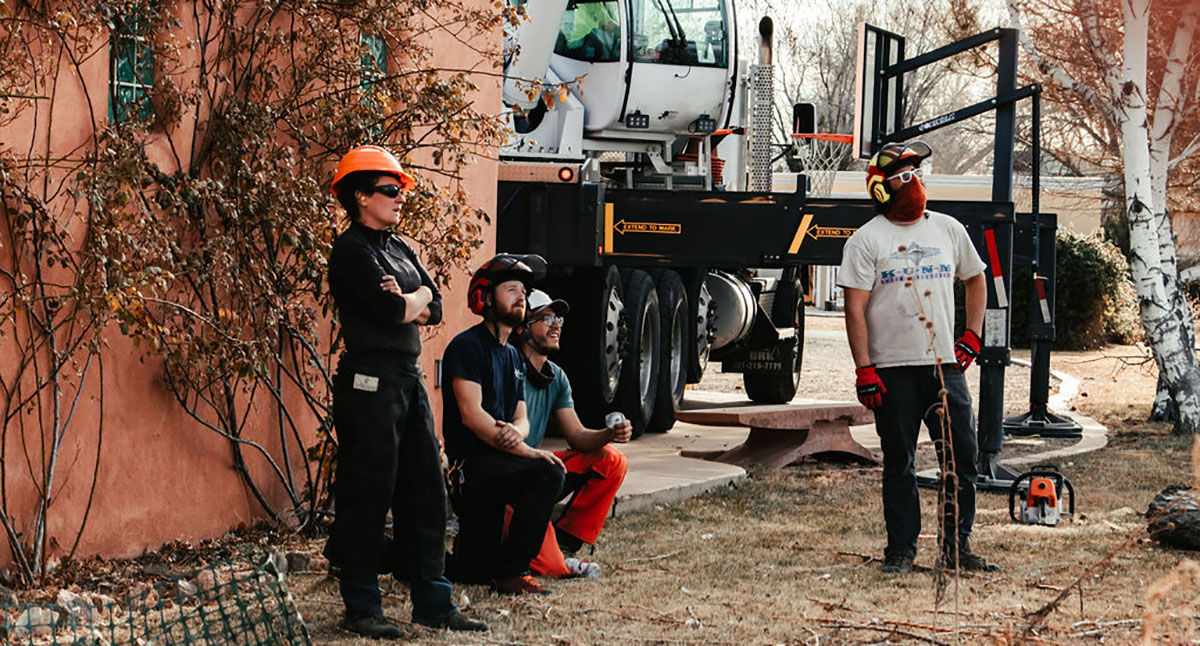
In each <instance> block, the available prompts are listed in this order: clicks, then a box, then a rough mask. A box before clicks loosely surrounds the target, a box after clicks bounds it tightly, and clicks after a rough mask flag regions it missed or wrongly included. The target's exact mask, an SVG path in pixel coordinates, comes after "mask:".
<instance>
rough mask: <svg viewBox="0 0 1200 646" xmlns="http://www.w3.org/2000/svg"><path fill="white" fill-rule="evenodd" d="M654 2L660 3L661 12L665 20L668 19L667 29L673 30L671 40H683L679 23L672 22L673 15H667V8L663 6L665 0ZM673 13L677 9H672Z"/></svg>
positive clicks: (655, 2) (655, 1)
mask: <svg viewBox="0 0 1200 646" xmlns="http://www.w3.org/2000/svg"><path fill="white" fill-rule="evenodd" d="M654 4H656V5H658V11H659V13H661V14H662V15H663V20H666V21H667V30H668V31H670V32H671V40H673V41H675V42H679V41H681V40H682V38H680V36H681V35H682V34H680V33H679V31H678V25H673V24H671V16H669V15H667V9H666V7H663V0H654ZM671 13H672V14H674V13H675V11H674V10H671Z"/></svg>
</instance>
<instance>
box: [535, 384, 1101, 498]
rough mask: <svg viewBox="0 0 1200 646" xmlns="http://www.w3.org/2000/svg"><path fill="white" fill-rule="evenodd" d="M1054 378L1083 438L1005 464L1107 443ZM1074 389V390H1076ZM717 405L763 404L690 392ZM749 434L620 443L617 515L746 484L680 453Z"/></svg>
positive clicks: (705, 429) (688, 434) (863, 434)
mask: <svg viewBox="0 0 1200 646" xmlns="http://www.w3.org/2000/svg"><path fill="white" fill-rule="evenodd" d="M1054 376H1055V377H1056V378H1058V379H1059V380H1060V382H1061V384H1062V386H1065V387H1060V389H1059V394H1058V396H1057V397H1055V398H1052V401H1051V402H1050V408H1051V410H1053V412H1054V413H1056V414H1058V415H1062V416H1063V417H1068V418H1070V419H1072V420H1074V421H1076V422H1077V423H1079V424H1080V426H1082V427H1083V437H1082V438H1080V441H1079V442H1077V443H1075V444H1073V445H1071V446H1068V447H1064V448H1061V449H1058V450H1054V451H1045V452H1040V453H1033V454H1029V455H1025V456H1022V457H1020V458H1013V459H1007V460H1006V459H1004V458H1003V457H1002V458H1001V461H1002V462H1003V463H1004V464H1005V465H1007V466H1011V467H1014V468H1020V467H1021V466H1028V465H1031V464H1034V463H1043V462H1049V461H1052V460H1056V459H1061V458H1064V457H1069V456H1072V455H1079V454H1081V453H1086V452H1088V451H1094V450H1097V449H1101V448H1103V447H1104V446H1105V445H1106V444H1107V442H1108V440H1107V429H1105V428H1104V426H1102V425H1101V424H1099V423H1098V422H1096V421H1095V420H1093V419H1091V418H1088V417H1084V416H1082V415H1078V414H1076V413H1073V412H1070V411H1068V410H1063V409H1065V408H1067V402H1068V401H1069V399H1070V397H1071V396H1072V395H1073V393H1074V390H1075V389H1077V388H1078V383H1079V382H1078V380H1075V379H1074V378H1072V377H1071V376H1070V375H1065V374H1058V373H1054ZM1072 382H1074V384H1072ZM1073 385H1074V387H1072V386H1073ZM1064 391H1066V392H1064ZM793 403H796V404H838V403H845V402H832V401H823V400H816V399H807V398H800V397H798V398H796V399H795V400H793ZM715 406H723V407H724V406H757V404H755V403H754V402H751V401H749V400H748V399H746V396H745V395H744V394H737V393H717V392H707V391H701V390H688V391H687V393H686V395H685V401H684V408H689V407H694V408H712V407H715ZM749 434H750V429H749V428H745V427H738V426H710V425H703V424H688V423H685V422H678V423H676V424H675V427H674V428H672V429H671V431H670V432H668V433H658V434H648V435H643V436H642V437H641V438H639V439H637V440H636V441H634V442H630V443H628V444H623V445H617V448H618V449H620V451H621V452H622V453H624V454H625V457H626V458H628V460H629V471H628V473H627V474H626V476H625V482H624V483H623V484H622V485H621V489H620V491H618V492H617V499H616V502H615V503H614V504H613V515H614V516H615V515H617V514H625V513H629V512H633V511H638V510H642V509H647V508H652V507H654V506H655V505H661V504H666V503H672V502H677V501H680V500H686V499H688V498H692V497H694V496H698V495H701V494H704V493H707V492H709V491H712V490H714V489H717V488H720V487H724V486H728V485H731V484H735V483H738V482H741V481H742V480H745V478H746V470H745V469H743V468H741V467H738V466H733V465H729V464H722V463H719V462H709V461H707V460H701V459H696V458H685V457H683V456H682V455H680V452H681V451H684V450H688V451H698V452H710V451H726V450H729V449H732V448H734V447H736V446H738V445H739V444H742V443H743V442H745V441H746V437H747V436H748V435H749ZM850 434H851V435H852V436H853V437H854V439H855V440H856V441H857V442H859V443H860V444H862V445H863V446H865V447H866V448H868V449H870V450H871V451H872V452H873V453H875V454H876V455H882V454H881V452H880V449H879V436H878V435H877V434H876V433H875V425H874V424H864V425H861V426H851V427H850ZM918 441H919V442H929V441H930V439H929V434H928V432H927V431H925V430H924V429H922V430H921V435H920V437H919V438H918ZM1014 441H1018V442H1021V443H1023V444H1030V443H1033V442H1035V441H1037V440H1036V438H1021V439H1020V440H1014ZM543 447H544V448H547V449H552V450H560V449H565V448H567V445H566V442H565V441H564V440H563V439H562V438H560V437H551V438H547V439H546V441H545V443H544V444H543Z"/></svg>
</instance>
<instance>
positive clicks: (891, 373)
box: [875, 364, 978, 557]
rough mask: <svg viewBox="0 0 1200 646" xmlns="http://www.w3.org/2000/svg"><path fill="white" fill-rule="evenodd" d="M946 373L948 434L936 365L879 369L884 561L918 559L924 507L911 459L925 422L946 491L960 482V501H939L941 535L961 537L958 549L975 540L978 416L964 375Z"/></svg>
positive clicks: (955, 371)
mask: <svg viewBox="0 0 1200 646" xmlns="http://www.w3.org/2000/svg"><path fill="white" fill-rule="evenodd" d="M942 372H943V377H944V379H945V382H946V403H947V405H948V407H949V413H950V414H949V419H950V433H949V434H947V433H945V431H944V429H943V428H942V418H941V416H940V414H939V409H940V408H941V405H940V404H941V399H940V397H939V396H938V391H939V390H941V383H940V382H939V381H938V376H937V370H936V368H935V367H934V366H901V367H895V368H880V369H879V370H878V373H879V378H880V379H882V380H883V385H884V387H885V388H887V392H886V393H885V394H884V395H883V406H882V407H881V408H878V409H876V410H875V430H876V432H877V433H879V439H880V443H881V445H882V449H883V518H884V521H885V522H886V523H887V535H888V541H887V548H886V549H885V550H884V555H885V556H891V555H893V554H897V555H903V556H910V557H915V556H916V555H917V536H918V535H920V533H921V502H920V499H919V497H918V495H917V478H916V472H915V470H914V467H913V455H914V453H915V452H916V449H917V434H918V433H919V432H920V430H921V422H922V421H924V422H925V426H926V427H927V428H928V429H929V436H930V438H931V439H933V443H934V448H935V449H936V450H937V455H938V463H939V464H941V465H943V469H942V474H943V478H947V479H948V480H947V481H946V483H947V485H948V486H947V487H943V489H944V490H949V489H951V488H953V482H951V480H949V479H951V478H952V479H954V480H956V481H957V500H955V499H954V498H955V497H954V496H953V495H951V500H948V501H947V500H942V499H941V497H940V496H939V507H940V508H941V510H942V528H943V535H944V536H945V537H947V538H946V540H947V541H950V540H953V539H951V538H950V537H953V536H957V537H958V545H960V546H961V545H965V544H966V542H967V540H968V539H969V538H970V536H971V526H972V525H973V524H974V523H975V480H976V476H977V475H978V472H977V468H976V466H975V453H976V449H977V445H978V440H977V439H976V436H975V415H974V413H973V412H972V411H971V394H970V392H969V391H968V390H967V380H966V378H965V377H963V374H962V373H961V372H959V371H958V369H957V368H956V367H954V365H953V364H950V365H946V366H944V367H943V370H942ZM947 442H949V444H950V445H952V446H953V447H954V450H953V452H952V455H953V457H954V466H953V469H948V468H946V464H947V459H948V454H947V452H946V449H947V448H948V446H947ZM951 472H952V475H951ZM956 502H957V505H956V504H955V503H956ZM945 547H946V548H947V549H949V548H951V547H954V545H953V544H952V543H949V544H947V545H946V546H945Z"/></svg>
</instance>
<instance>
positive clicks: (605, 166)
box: [496, 0, 1053, 481]
mask: <svg viewBox="0 0 1200 646" xmlns="http://www.w3.org/2000/svg"><path fill="white" fill-rule="evenodd" d="M509 1H510V2H514V3H516V4H517V5H519V6H522V7H523V10H524V13H525V19H524V20H521V21H519V22H518V23H516V24H515V25H513V26H511V27H510V28H509V29H507V30H506V32H505V47H504V82H503V83H504V84H503V98H504V102H505V104H506V107H507V108H508V112H507V114H508V115H509V116H508V129H509V132H508V135H509V139H508V141H507V143H505V144H504V145H503V146H502V148H501V150H500V167H499V177H498V186H497V220H496V248H497V249H498V250H500V251H506V252H520V253H535V254H539V255H541V256H542V257H544V258H545V260H546V261H547V262H548V264H549V267H550V271H549V274H548V275H547V277H546V279H545V283H544V287H545V289H547V290H548V291H550V292H551V293H553V294H554V295H555V296H558V297H562V298H565V299H567V300H568V301H569V302H570V304H571V318H570V323H569V326H568V330H567V331H566V332H565V334H564V335H563V342H562V346H563V353H562V355H563V356H562V357H560V359H561V362H562V364H563V366H564V368H565V369H566V371H567V373H568V375H569V376H570V379H571V382H572V384H573V386H574V393H575V397H576V408H577V410H578V411H579V413H580V416H581V418H582V419H583V420H584V421H585V422H586V423H590V424H593V425H599V424H600V420H601V419H602V417H603V415H604V413H605V412H607V411H609V410H620V411H622V412H623V413H625V415H626V416H627V417H628V418H629V419H630V420H631V421H632V422H633V427H634V433H635V435H640V434H642V433H644V432H647V431H648V432H661V431H666V430H668V429H669V428H671V426H672V425H673V424H674V421H675V416H676V413H677V412H678V410H679V407H680V405H681V403H682V400H683V394H684V390H685V387H686V385H687V384H689V383H697V382H699V380H700V378H701V376H702V375H703V373H704V371H705V369H706V366H707V365H708V363H709V362H720V363H721V369H722V371H724V372H735V373H736V372H740V373H741V374H742V380H743V384H744V387H745V393H746V395H748V396H749V398H750V399H752V400H754V401H756V402H762V403H782V402H787V401H790V400H791V399H792V398H793V397H794V395H795V393H796V389H797V386H798V383H799V377H800V367H801V361H802V356H803V343H802V342H803V336H804V334H803V332H804V296H805V293H806V291H807V287H808V285H807V283H808V270H807V268H808V267H809V266H810V265H821V264H825V265H833V264H838V263H839V262H840V260H841V252H842V246H843V244H844V243H845V240H846V239H847V238H848V237H849V236H850V235H851V234H852V233H853V232H854V231H855V230H856V229H857V228H858V227H859V226H861V225H862V224H864V223H866V222H867V221H868V220H870V219H871V218H872V217H874V215H875V212H874V209H873V207H872V204H871V203H870V201H869V200H867V199H865V196H864V199H831V198H828V197H815V196H812V197H810V196H809V195H808V194H807V192H806V182H804V181H798V182H797V184H796V186H797V188H796V190H795V192H791V193H783V192H773V191H772V185H771V181H772V175H771V163H772V161H773V159H772V131H771V116H772V111H773V110H774V96H773V67H772V61H771V37H772V24H771V21H770V19H769V18H763V19H762V20H760V21H759V22H758V35H757V36H758V37H757V47H756V48H755V49H756V51H753V52H750V53H749V56H752V57H754V58H756V59H757V60H756V62H755V63H753V64H751V63H748V62H746V61H745V60H742V59H743V58H746V56H742V54H743V53H742V52H739V51H738V42H739V39H738V37H737V28H738V21H737V18H736V13H735V9H736V7H735V4H734V0H539V1H537V2H525V1H524V0H509ZM992 43H995V44H997V45H998V47H999V52H998V55H997V57H996V59H997V60H998V62H999V65H998V73H997V75H996V95H995V96H994V97H992V98H989V99H987V100H984V101H981V102H979V103H976V104H974V105H969V106H966V107H964V108H960V109H957V110H955V111H953V112H950V113H947V114H944V115H941V116H938V117H935V118H933V119H930V120H927V121H925V122H922V123H918V124H913V125H907V124H905V123H903V122H902V119H903V114H904V104H903V96H904V80H905V76H906V75H907V74H912V73H914V72H916V71H918V70H920V69H921V68H923V67H925V66H928V65H930V64H933V63H936V62H938V61H941V60H944V59H946V58H949V57H951V56H954V55H957V54H959V53H962V52H965V51H967V50H970V49H973V48H978V47H985V46H989V45H990V44H992ZM1016 43H1017V34H1016V31H1015V30H1013V29H993V30H990V31H987V32H984V33H981V34H978V35H975V36H972V37H969V38H966V39H963V40H961V41H958V42H955V43H951V44H949V45H946V46H944V47H941V48H938V49H935V50H933V51H930V52H926V53H922V54H919V55H916V56H912V57H907V56H906V54H905V48H904V46H905V39H904V38H903V37H902V36H900V35H898V34H893V33H891V32H888V31H886V30H883V29H880V28H877V27H874V26H871V25H867V24H865V23H864V24H861V25H860V26H859V51H858V59H857V68H858V69H857V80H856V94H857V98H856V100H857V116H856V123H855V126H854V127H855V132H854V133H853V142H852V145H853V154H855V155H856V156H858V157H860V158H866V157H869V156H870V155H871V154H872V153H873V152H874V151H875V150H877V149H878V148H879V147H880V146H882V145H883V144H884V143H887V142H888V141H903V140H908V139H913V138H916V137H919V136H921V135H923V134H925V133H928V132H930V131H932V130H936V129H938V128H942V127H945V126H948V125H951V124H954V123H957V122H960V121H962V120H964V119H968V118H972V117H974V116H977V115H980V114H983V113H985V112H989V111H991V112H995V115H996V116H995V130H994V137H995V144H994V160H993V167H994V170H993V190H992V201H990V202H947V201H941V202H939V201H931V203H930V208H932V209H935V210H938V211H941V212H944V213H948V214H950V215H952V216H954V217H955V218H957V219H958V220H960V221H961V222H963V224H964V225H965V226H966V227H967V231H968V233H969V234H970V236H971V238H972V240H973V241H974V243H975V245H976V248H977V249H978V250H979V251H980V254H981V256H982V257H983V258H985V259H987V260H988V269H987V272H988V275H989V277H990V280H989V282H988V306H987V308H988V309H987V316H986V325H985V330H984V335H983V336H984V340H983V341H984V347H983V351H982V353H981V354H980V357H979V359H978V360H977V365H979V369H980V375H981V376H980V390H981V395H980V403H979V411H980V412H979V427H980V458H979V459H980V467H981V468H980V473H981V481H982V480H985V479H987V478H993V477H994V476H996V474H998V473H1000V471H999V468H998V467H997V465H996V462H995V460H996V456H997V455H998V454H999V452H1000V441H1001V438H1002V436H1003V430H1002V427H1001V424H1002V421H1003V420H1002V412H1003V375H1004V369H1005V366H1007V365H1008V364H1009V362H1010V357H1011V351H1010V348H1009V338H1008V336H1009V321H1010V318H1009V310H1010V303H1009V302H1008V294H1009V293H1011V292H1010V290H1011V275H1012V272H1011V271H1010V270H1011V268H1012V264H1013V255H1014V247H1016V248H1017V250H1018V252H1019V253H1020V254H1024V255H1029V254H1028V253H1026V247H1028V245H1029V242H1028V241H1027V240H1024V238H1022V239H1021V240H1017V241H1016V244H1015V245H1014V237H1013V236H1014V233H1013V232H1014V229H1019V230H1021V231H1026V232H1027V231H1029V230H1032V231H1038V232H1040V231H1042V229H1043V228H1044V225H1045V222H1046V220H1045V219H1042V220H1039V216H1038V214H1037V209H1036V201H1035V208H1034V213H1033V214H1032V220H1030V222H1033V223H1034V224H1031V225H1030V226H1024V225H1022V224H1020V223H1019V222H1018V220H1019V218H1018V217H1017V214H1016V213H1015V212H1014V207H1013V204H1012V170H1013V149H1014V120H1015V105H1016V104H1017V102H1019V101H1021V100H1024V99H1030V98H1033V99H1034V101H1033V104H1034V106H1035V112H1034V114H1035V130H1036V127H1037V124H1036V115H1037V111H1036V106H1037V102H1036V98H1037V95H1038V93H1039V92H1040V88H1039V87H1037V86H1036V85H1033V86H1026V87H1022V88H1018V87H1017V86H1016V64H1017V47H1016ZM1034 141H1035V143H1036V141H1037V140H1036V137H1035V139H1034ZM1037 151H1038V149H1037V147H1036V145H1035V148H1034V159H1037ZM1037 177H1038V174H1037V168H1036V164H1035V168H1034V175H1033V178H1034V185H1035V187H1036V185H1037ZM1035 192H1036V191H1035ZM1023 217H1024V216H1023ZM1037 222H1042V224H1036V223H1037ZM1014 225H1016V226H1014ZM1023 226H1024V228H1022V227H1023ZM1022 235H1025V234H1022ZM1039 235H1040V234H1039ZM1026 237H1030V239H1031V240H1033V243H1032V245H1033V247H1032V248H1033V251H1032V252H1029V253H1032V257H1033V258H1035V259H1036V258H1040V257H1041V256H1042V254H1043V253H1044V251H1045V250H1044V249H1042V251H1041V252H1039V251H1038V249H1039V247H1038V242H1037V240H1039V239H1040V238H1039V237H1038V235H1031V236H1026ZM1050 247H1051V248H1052V247H1053V245H1052V244H1051V245H1050ZM1024 255H1023V256H1022V257H1024ZM1049 265H1050V266H1051V267H1052V265H1053V262H1050V263H1049ZM1034 266H1035V268H1036V267H1037V261H1036V260H1035V261H1034ZM1042 267H1043V269H1042V271H1043V273H1045V271H1046V265H1045V263H1044V261H1043V265H1042ZM1051 282H1052V281H1051ZM1039 330H1040V331H1039V332H1038V334H1039V335H1041V336H1040V337H1038V338H1042V339H1043V340H1046V339H1050V340H1052V338H1053V325H1052V323H1051V322H1050V321H1045V322H1044V324H1043V325H1042V327H1041V328H1039ZM1035 408H1037V407H1036V406H1035ZM1037 410H1040V408H1037Z"/></svg>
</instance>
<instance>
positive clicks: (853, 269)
mask: <svg viewBox="0 0 1200 646" xmlns="http://www.w3.org/2000/svg"><path fill="white" fill-rule="evenodd" d="M931 154H932V150H930V148H929V146H927V145H925V144H924V143H921V142H919V141H914V142H911V143H907V144H906V143H890V144H886V145H884V146H883V147H882V148H880V150H879V152H877V153H876V154H875V156H874V157H872V158H871V161H870V163H869V164H868V165H867V192H868V194H869V195H870V197H871V200H872V202H874V203H875V210H876V211H877V212H878V215H876V216H875V217H874V218H873V219H872V220H871V221H869V222H867V223H866V224H865V225H863V226H862V227H860V228H859V229H858V231H856V232H855V233H854V235H852V236H851V237H850V239H849V240H847V241H846V245H845V247H844V248H843V251H842V265H841V268H840V269H839V271H838V285H839V286H841V287H842V288H843V290H844V291H845V302H846V308H845V311H846V334H847V336H848V338H849V342H850V352H851V354H852V355H853V357H854V364H855V368H856V370H855V373H856V376H857V383H856V384H855V386H856V388H857V390H858V399H859V401H861V402H862V403H863V405H864V406H866V407H867V408H870V409H871V410H873V411H874V412H875V428H876V431H877V432H878V434H879V438H880V444H881V447H882V449H883V516H884V521H885V523H886V525H887V536H888V539H887V548H886V549H885V550H884V562H883V571H884V572H886V573H889V574H904V573H907V572H910V571H912V567H913V559H914V557H915V556H916V554H917V536H918V535H919V534H920V533H921V502H920V498H919V496H918V494H917V479H916V473H915V470H914V466H913V456H914V454H915V452H916V447H917V434H918V433H919V432H920V430H921V422H922V420H924V422H925V424H926V426H927V427H928V428H929V435H930V436H931V437H932V438H933V440H934V446H935V448H936V450H937V453H938V457H939V462H940V463H941V464H943V465H946V464H948V461H947V460H948V459H949V458H951V457H952V458H953V468H952V469H946V468H943V469H942V477H943V478H946V479H947V481H948V483H949V485H948V486H947V487H945V488H944V490H953V493H952V495H951V496H950V498H951V499H950V500H941V501H940V503H941V510H942V514H941V516H942V518H941V522H942V528H943V532H942V535H943V537H944V545H942V553H941V556H939V559H940V562H941V563H942V564H943V565H944V566H945V567H949V568H955V567H959V568H962V569H965V570H976V571H986V572H998V571H999V570H1000V568H999V567H997V566H995V565H992V564H989V563H988V562H987V561H986V560H984V558H983V557H981V556H979V555H977V554H975V553H974V552H972V551H971V547H970V536H971V529H972V526H973V524H974V521H975V480H976V478H977V476H978V474H977V471H976V465H975V453H976V450H977V446H978V440H977V438H976V433H975V417H974V413H973V412H972V410H971V395H970V393H969V392H968V390H967V381H966V378H965V377H964V375H963V373H965V372H966V370H967V368H968V367H970V365H971V362H972V361H973V360H974V359H975V357H976V355H978V354H979V349H980V338H979V333H978V331H979V330H980V328H981V326H982V325H983V315H984V308H985V307H986V304H987V287H986V285H985V283H984V276H983V270H984V268H985V265H984V263H983V260H982V259H981V258H980V257H979V253H978V252H977V251H976V250H975V247H974V245H972V244H971V240H970V238H969V237H968V235H967V230H966V228H965V227H963V225H962V224H961V223H960V222H958V221H957V220H955V219H954V218H951V217H950V216H948V215H945V214H942V213H937V212H935V211H929V210H927V209H926V208H925V202H926V199H925V185H924V184H923V183H922V181H921V175H922V171H921V162H923V161H924V160H925V159H926V158H927V157H929V156H930V155H931ZM955 278H958V279H960V280H962V282H963V285H964V287H965V292H966V297H965V305H966V319H967V320H966V323H967V325H966V331H965V332H964V333H963V334H962V336H961V337H959V339H958V340H957V341H956V342H952V341H951V339H952V338H953V336H952V333H953V325H954V279H955ZM943 401H944V402H945V404H946V408H947V410H946V411H945V415H943V414H942V410H941V409H942V402H943ZM943 420H948V421H949V427H950V428H948V429H946V428H943ZM951 447H952V449H953V450H950V451H948V449H950V448H951ZM955 485H956V486H955Z"/></svg>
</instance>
